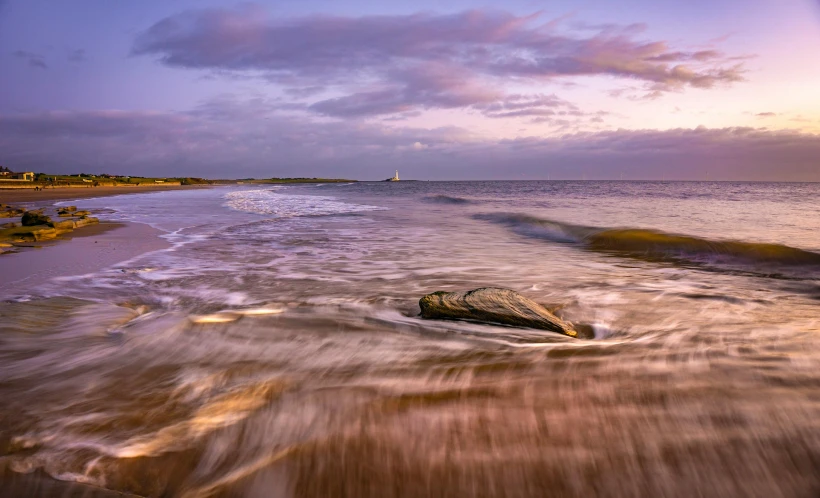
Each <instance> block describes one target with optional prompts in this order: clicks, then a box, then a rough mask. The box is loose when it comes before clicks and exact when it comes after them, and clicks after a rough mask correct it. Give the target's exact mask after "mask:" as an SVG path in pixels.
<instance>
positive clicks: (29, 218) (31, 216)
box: [21, 211, 51, 227]
mask: <svg viewBox="0 0 820 498" xmlns="http://www.w3.org/2000/svg"><path fill="white" fill-rule="evenodd" d="M21 221H22V223H23V226H24V227H33V226H35V225H47V224H49V223H51V218H49V217H48V216H46V215H44V214H43V213H38V212H36V211H26V212H25V213H23V219H22V220H21Z"/></svg>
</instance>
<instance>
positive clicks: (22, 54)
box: [14, 50, 48, 69]
mask: <svg viewBox="0 0 820 498" xmlns="http://www.w3.org/2000/svg"><path fill="white" fill-rule="evenodd" d="M14 56H15V57H18V58H20V59H23V60H25V61H26V62H28V65H29V66H31V67H35V68H37V69H48V66H47V65H46V57H45V56H44V55H42V54H37V53H34V52H28V51H25V50H17V51H15V52H14Z"/></svg>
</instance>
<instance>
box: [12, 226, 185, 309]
mask: <svg viewBox="0 0 820 498" xmlns="http://www.w3.org/2000/svg"><path fill="white" fill-rule="evenodd" d="M161 233H162V232H161V231H159V230H157V229H155V228H152V227H150V226H148V225H144V224H141V223H106V222H102V223H100V224H99V225H92V226H88V227H83V228H80V229H77V230H76V231H74V232H73V233H72V234H70V235H68V236H66V237H63V238H61V239H59V240H53V241H47V242H40V243H31V244H25V245H23V247H22V248H21V250H20V251H19V252H17V253H5V254H0V284H2V285H0V299H7V298H9V297H11V296H14V295H19V294H21V293H23V292H25V290H26V289H30V288H32V287H34V286H36V285H39V284H42V283H43V282H46V281H48V280H50V279H52V278H56V277H63V276H69V275H82V274H85V273H91V272H93V271H96V270H99V269H102V268H105V267H108V266H111V265H114V264H116V263H119V262H122V261H126V260H129V259H131V258H134V257H136V256H139V255H140V254H143V253H146V252H150V251H156V250H159V249H164V248H166V247H169V244H168V243H167V242H166V241H165V240H163V239H161V238H159V237H158V236H159V235H160V234H161Z"/></svg>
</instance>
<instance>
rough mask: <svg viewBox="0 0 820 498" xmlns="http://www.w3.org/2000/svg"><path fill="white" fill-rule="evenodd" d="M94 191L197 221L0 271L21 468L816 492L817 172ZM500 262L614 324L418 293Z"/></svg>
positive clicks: (416, 487)
mask: <svg viewBox="0 0 820 498" xmlns="http://www.w3.org/2000/svg"><path fill="white" fill-rule="evenodd" d="M82 205H83V206H84V207H85V206H86V205H87V206H88V207H90V208H95V207H96V208H102V207H107V208H111V209H113V210H114V211H115V213H113V214H112V215H111V218H112V219H115V220H116V219H125V220H130V221H137V222H149V223H151V224H152V225H154V226H155V227H156V228H159V229H160V230H163V231H164V232H165V233H166V235H165V238H166V239H167V240H168V241H169V242H170V243H171V244H172V247H171V249H167V250H163V251H158V252H154V253H150V254H146V255H143V256H141V257H138V258H136V259H133V260H131V261H128V262H125V263H121V264H119V265H117V266H115V267H111V268H107V269H104V270H102V271H100V272H96V273H94V274H88V275H83V276H78V277H72V278H61V279H58V280H56V281H52V282H51V283H49V284H46V285H41V286H38V287H36V288H16V289H7V288H3V296H2V297H3V298H4V299H7V302H5V303H2V304H0V397H2V398H3V399H4V400H7V402H6V403H5V404H4V406H2V407H0V452H2V453H0V454H2V457H0V458H2V460H1V461H2V467H3V474H2V476H3V481H4V482H6V483H10V482H19V479H20V478H19V477H18V476H20V475H21V474H23V473H29V472H34V473H36V474H37V475H45V476H49V478H53V479H59V480H63V481H72V482H82V483H88V484H90V485H93V486H96V487H98V488H106V489H109V490H116V491H122V492H128V493H133V494H136V495H142V496H316V497H319V496H351V497H358V496H373V497H381V496H591V495H601V496H693V495H701V496H727V495H729V496H761V497H764V496H815V495H817V494H818V493H820V477H819V476H820V472H819V471H820V335H818V334H820V313H819V312H818V309H819V307H820V268H818V265H817V263H816V260H815V259H814V255H816V254H818V253H820V186H818V185H815V184H777V185H774V184H771V185H770V184H727V183H704V184H698V183H637V182H636V183H628V182H623V183H621V182H600V183H598V182H579V183H571V182H552V183H550V182H520V183H519V182H486V183H482V182H475V183H432V182H431V183H427V182H423V183H422V182H418V183H416V182H406V183H404V182H399V183H387V184H384V183H379V184H353V185H326V186H320V187H317V186H293V187H287V188H283V187H279V188H271V187H264V188H249V187H247V186H244V187H236V188H228V189H213V190H207V191H193V192H192V191H178V192H167V193H162V194H156V195H131V196H126V197H121V198H103V199H97V200H89V201H83V203H82ZM584 230H592V231H591V232H589V231H584ZM647 231H649V232H647ZM625 232H626V235H624V233H625ZM635 232H638V235H637V236H636V235H635ZM601 233H607V234H608V235H607V236H606V237H609V238H607V239H606V241H607V244H608V245H604V246H603V247H601V246H600V244H599V243H598V242H596V241H597V240H599V239H596V238H595V237H599V238H600V237H602V236H601V235H600V234H601ZM613 233H616V234H617V237H614V236H613V235H612V234H613ZM647 233H649V234H650V235H651V236H650V235H647ZM658 234H661V235H658ZM678 236H682V237H678ZM613 237H614V240H615V241H616V242H617V243H615V242H612V240H613ZM738 243H739V244H740V245H737V244H738ZM613 244H614V245H613ZM763 244H765V246H762V245H763ZM750 247H751V248H752V249H749V248H750ZM761 247H763V248H765V250H764V249H762V248H761ZM54 250H59V249H56V248H55V249H54ZM750 251H751V252H750ZM761 251H762V252H761ZM750 254H751V256H750ZM761 254H762V256H761ZM795 255H797V256H799V257H797V256H795ZM488 285H491V286H501V287H508V288H511V289H514V290H517V291H519V292H521V293H522V294H524V295H526V296H527V297H529V298H531V299H534V300H536V301H538V302H540V303H543V304H545V305H547V306H548V307H549V308H551V309H558V310H559V314H560V315H561V316H562V317H563V318H565V319H567V320H570V321H573V322H575V323H577V324H586V325H589V326H591V327H592V328H593V329H594V331H595V335H596V338H595V339H594V340H575V339H571V338H567V337H563V336H560V335H557V334H550V333H547V332H543V331H533V330H525V329H515V328H505V327H496V326H488V325H479V324H474V323H465V322H439V321H425V320H421V319H420V318H418V316H417V315H418V299H419V298H420V297H421V296H422V295H424V294H425V293H428V292H432V291H436V290H460V289H472V288H476V287H481V286H488ZM28 475H34V474H28ZM40 482H43V481H40ZM24 484H25V486H34V487H35V488H29V489H36V486H41V485H42V484H38V482H37V481H34V480H31V482H26V483H24ZM88 489H91V490H92V493H95V492H100V493H101V491H93V490H95V489H97V488H88ZM100 496H102V495H100Z"/></svg>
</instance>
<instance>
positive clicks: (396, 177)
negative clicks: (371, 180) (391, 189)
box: [385, 170, 399, 182]
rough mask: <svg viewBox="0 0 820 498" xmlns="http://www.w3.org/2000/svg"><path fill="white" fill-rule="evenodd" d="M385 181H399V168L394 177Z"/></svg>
mask: <svg viewBox="0 0 820 498" xmlns="http://www.w3.org/2000/svg"><path fill="white" fill-rule="evenodd" d="M385 181H386V182H397V181H399V170H396V174H395V175H393V178H388V179H387V180H385Z"/></svg>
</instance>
